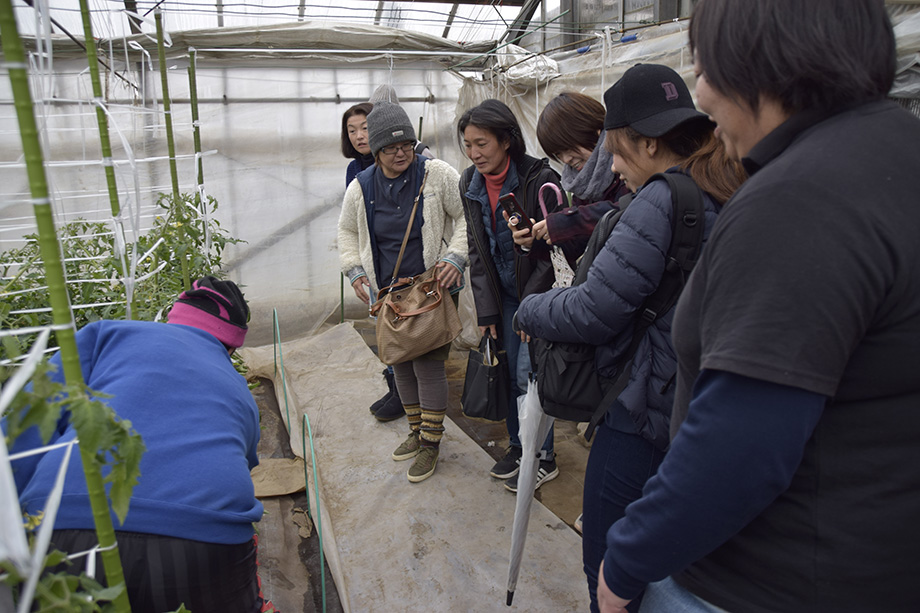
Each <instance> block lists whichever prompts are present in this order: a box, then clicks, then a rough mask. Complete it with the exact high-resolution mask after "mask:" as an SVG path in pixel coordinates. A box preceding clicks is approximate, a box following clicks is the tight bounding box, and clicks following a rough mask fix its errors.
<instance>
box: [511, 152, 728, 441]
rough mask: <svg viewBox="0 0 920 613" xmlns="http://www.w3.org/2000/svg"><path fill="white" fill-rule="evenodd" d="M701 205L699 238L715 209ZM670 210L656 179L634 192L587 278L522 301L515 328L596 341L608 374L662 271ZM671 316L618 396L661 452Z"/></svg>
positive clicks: (612, 417)
mask: <svg viewBox="0 0 920 613" xmlns="http://www.w3.org/2000/svg"><path fill="white" fill-rule="evenodd" d="M668 172H677V171H676V170H674V169H672V170H669V171H668ZM703 202H704V207H705V211H706V212H705V222H706V226H705V230H704V240H705V238H706V237H708V236H709V233H710V232H711V230H712V227H713V225H714V224H715V221H716V215H717V212H718V206H717V205H716V203H715V201H714V200H712V198H710V197H709V196H708V195H705V194H704V198H703ZM671 207H672V205H671V190H670V188H669V187H668V184H667V183H666V182H664V181H655V182H653V183H651V184H649V185H647V186H645V187H643V188H642V189H640V190H639V192H637V193H636V196H635V198H634V199H633V201H632V203H631V204H630V205H629V208H627V209H626V211H625V212H624V213H623V216H622V217H621V218H620V220H619V222H617V224H616V226H614V228H613V231H612V232H611V234H610V237H609V238H608V239H607V242H606V244H605V245H604V248H603V249H602V250H601V251H600V252H599V253H598V254H597V257H596V258H595V260H594V262H593V263H592V265H591V268H590V269H589V271H588V279H587V281H585V283H583V284H582V285H577V286H575V287H570V288H558V289H552V290H550V291H548V292H546V293H544V294H538V295H533V296H528V297H527V298H525V299H524V300H523V301H522V302H521V306H520V309H519V310H518V315H517V317H518V323H519V325H520V327H521V329H522V330H524V331H526V332H527V333H528V334H530V335H531V336H535V337H538V338H543V339H546V340H550V341H568V342H578V343H588V344H592V345H597V352H596V354H595V366H596V368H597V371H598V372H599V373H600V374H601V375H603V376H606V377H613V376H614V375H615V374H616V367H617V363H618V359H619V357H620V356H621V354H622V353H623V352H624V351H625V350H626V349H627V348H628V346H629V343H630V341H631V340H632V334H633V325H632V324H633V319H634V317H635V313H636V310H637V309H638V308H639V307H640V306H641V305H642V303H643V302H644V301H645V299H646V298H647V297H648V296H649V295H651V294H652V292H654V291H655V289H656V288H657V287H658V283H659V282H660V280H661V276H662V274H663V272H664V267H665V256H666V254H667V252H668V247H669V246H670V243H671V221H670V218H671V212H672V210H671ZM673 317H674V309H673V308H672V309H671V310H670V311H669V312H668V313H666V314H665V315H664V316H662V317H660V318H659V319H657V320H656V321H655V323H654V324H653V325H652V326H650V327H649V329H648V331H647V332H646V334H645V337H644V338H643V339H642V340H641V341H640V344H639V348H638V350H637V351H636V357H635V360H634V361H633V369H632V372H631V373H630V374H629V383H628V384H627V386H626V389H624V390H623V393H622V394H620V396H619V398H618V399H617V403H619V404H620V405H622V406H623V407H625V408H626V411H627V413H628V417H629V418H630V419H631V422H632V425H633V426H634V430H635V431H636V432H638V433H640V434H641V435H642V436H644V437H645V438H646V439H647V440H649V441H650V442H652V443H653V444H655V445H656V446H657V447H658V448H660V449H666V448H667V446H668V444H669V439H670V435H669V424H670V416H671V405H672V404H673V402H674V386H673V385H671V381H672V380H673V379H672V378H673V376H674V374H675V372H676V371H677V356H676V354H675V352H674V345H673V343H672V342H671V320H672V319H673ZM620 417H622V415H618V414H617V412H616V411H610V412H608V413H607V416H606V421H607V423H608V424H609V425H611V426H612V427H618V425H617V424H618V423H621V422H618V421H616V420H617V419H618V418H620ZM618 429H622V427H618Z"/></svg>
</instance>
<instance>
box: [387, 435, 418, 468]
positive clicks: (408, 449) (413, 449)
mask: <svg viewBox="0 0 920 613" xmlns="http://www.w3.org/2000/svg"><path fill="white" fill-rule="evenodd" d="M419 447H421V443H420V442H419V440H418V432H410V433H409V437H408V438H406V440H405V442H403V444H402V445H400V446H399V447H397V448H396V451H394V452H393V459H394V460H396V461H397V462H402V461H403V460H408V459H409V458H414V457H415V456H416V455H418V450H419Z"/></svg>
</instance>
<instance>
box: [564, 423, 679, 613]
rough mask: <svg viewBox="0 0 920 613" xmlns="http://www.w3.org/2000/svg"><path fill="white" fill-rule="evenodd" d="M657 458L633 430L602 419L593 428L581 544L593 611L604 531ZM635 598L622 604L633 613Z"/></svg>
mask: <svg viewBox="0 0 920 613" xmlns="http://www.w3.org/2000/svg"><path fill="white" fill-rule="evenodd" d="M614 410H616V409H614ZM621 410H622V409H621ZM663 459H664V452H663V451H659V450H658V448H656V447H655V446H654V445H652V444H651V443H650V442H648V441H647V440H646V439H645V438H643V437H642V436H641V435H639V434H630V433H628V432H621V431H619V430H614V429H613V428H611V427H610V426H608V425H607V424H605V423H603V422H602V423H601V424H600V425H599V426H598V428H597V434H596V435H595V439H594V443H592V445H591V453H590V455H589V456H588V465H587V467H586V469H585V493H584V499H583V503H582V511H583V516H582V530H583V532H582V545H581V546H582V562H583V563H584V569H585V576H586V577H587V578H588V593H589V594H590V596H591V611H593V612H594V613H597V611H598V606H597V573H598V570H599V569H600V566H601V561H602V560H603V559H604V554H605V553H606V552H607V531H608V530H609V529H610V526H612V525H613V524H614V522H616V521H617V520H618V519H620V518H621V517H623V516H624V515H625V514H626V507H627V505H629V503H631V502H633V501H635V500H638V499H639V497H641V496H642V488H643V486H645V482H646V481H648V480H649V479H650V478H651V477H652V476H653V475H654V474H655V473H656V472H657V471H658V466H659V465H660V464H661V461H662V460H663ZM641 603H642V594H640V595H639V596H638V597H637V598H636V599H635V600H633V601H632V602H631V603H630V604H629V606H628V607H627V610H628V611H629V612H630V613H635V612H636V611H638V610H639V606H640V605H641Z"/></svg>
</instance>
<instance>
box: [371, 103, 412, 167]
mask: <svg viewBox="0 0 920 613" xmlns="http://www.w3.org/2000/svg"><path fill="white" fill-rule="evenodd" d="M406 141H412V142H415V130H414V129H413V128H412V122H411V121H409V116H408V115H406V112H405V111H404V110H403V108H402V107H401V106H399V105H398V104H393V103H392V102H387V101H385V100H382V101H380V102H375V103H374V108H373V110H371V112H370V113H369V114H368V116H367V142H368V144H369V145H370V146H371V153H372V154H373V155H375V156H376V155H377V152H378V151H380V150H381V149H383V148H384V147H386V146H387V145H395V144H396V143H404V142H406Z"/></svg>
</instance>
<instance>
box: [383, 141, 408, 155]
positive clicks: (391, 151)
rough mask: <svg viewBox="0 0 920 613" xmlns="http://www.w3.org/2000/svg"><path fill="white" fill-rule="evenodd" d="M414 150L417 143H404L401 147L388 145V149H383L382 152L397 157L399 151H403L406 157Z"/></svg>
mask: <svg viewBox="0 0 920 613" xmlns="http://www.w3.org/2000/svg"><path fill="white" fill-rule="evenodd" d="M414 149H415V143H403V144H401V145H387V146H386V147H381V148H380V151H382V152H383V153H386V154H387V155H396V152H397V151H402V152H403V153H405V154H406V155H409V154H410V153H412V151H413V150H414Z"/></svg>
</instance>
